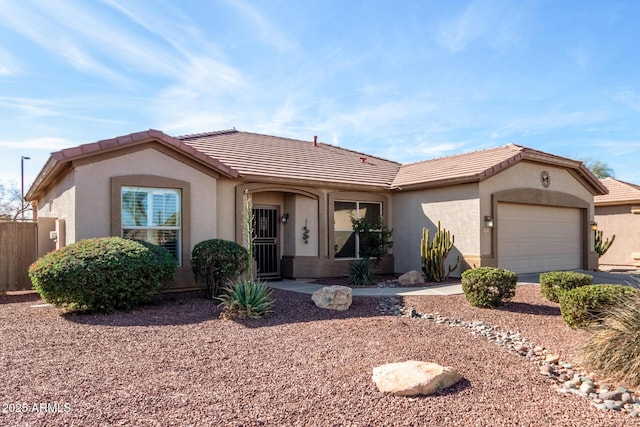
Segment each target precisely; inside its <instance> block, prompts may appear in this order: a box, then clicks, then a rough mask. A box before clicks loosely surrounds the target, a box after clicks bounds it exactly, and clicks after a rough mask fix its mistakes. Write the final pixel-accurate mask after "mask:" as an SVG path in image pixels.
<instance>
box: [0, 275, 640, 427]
mask: <svg viewBox="0 0 640 427" xmlns="http://www.w3.org/2000/svg"><path fill="white" fill-rule="evenodd" d="M274 297H275V299H276V304H275V312H274V313H271V315H269V316H268V317H267V318H265V319H262V320H258V321H242V322H234V321H228V320H220V319H218V314H219V313H218V311H217V309H215V306H214V304H213V303H212V302H211V301H207V300H204V299H200V298H198V297H194V296H176V295H173V296H169V297H167V298H165V299H164V300H163V301H161V302H158V303H157V304H155V305H152V306H149V307H145V308H142V309H139V310H136V311H133V312H130V313H118V314H115V315H96V316H86V315H85V316H79V315H75V316H65V315H61V314H60V311H59V310H58V309H56V308H54V307H33V306H34V305H37V304H41V303H42V302H41V301H40V300H39V299H38V298H37V297H35V296H0V332H1V333H2V352H1V359H0V362H1V366H2V368H3V372H2V382H1V383H0V402H1V403H2V409H3V410H4V411H3V413H0V425H25V426H56V425H67V426H99V425H100V426H104V425H123V426H124V425H126V426H129V425H144V426H147V425H162V426H188V425H198V426H200V425H202V426H262V425H264V426H307V425H308V426H386V425H388V426H395V425H397V426H580V427H584V426H630V425H638V424H640V423H639V422H638V421H637V419H632V418H630V417H629V416H628V415H624V414H620V413H615V412H601V411H599V410H597V409H595V408H593V407H591V406H590V405H589V403H588V401H587V400H585V399H582V398H579V397H576V396H563V395H560V394H558V393H557V392H556V391H555V387H554V383H553V382H552V381H551V380H550V379H548V378H545V377H543V376H541V375H540V374H539V373H538V368H537V367H536V366H534V365H533V364H532V363H531V362H529V361H528V360H527V359H526V358H523V357H519V356H517V355H515V354H513V353H510V352H508V351H507V350H505V349H503V348H501V347H498V346H497V345H495V344H494V343H491V342H488V341H486V340H484V339H481V338H476V337H473V336H472V335H471V334H470V333H469V332H467V331H465V330H462V329H460V328H452V327H448V326H442V325H438V324H435V323H432V322H429V321H425V320H421V319H410V318H400V317H392V316H383V315H381V314H380V313H379V310H378V301H377V299H375V298H365V297H361V298H357V297H356V298H354V302H353V306H352V308H351V309H350V310H349V311H347V312H334V311H326V310H321V309H318V308H316V307H315V306H314V305H313V303H312V302H311V300H310V297H309V295H302V294H294V293H290V292H285V291H274ZM405 302H406V304H407V305H408V306H412V307H414V308H416V309H418V310H419V311H424V312H439V313H441V314H447V315H451V316H455V317H458V318H463V319H468V320H475V319H477V320H485V321H486V322H488V323H490V324H497V325H500V326H502V327H504V328H505V329H509V330H519V331H521V332H522V333H523V334H524V335H525V336H527V337H529V338H530V339H531V340H532V341H535V342H536V343H539V344H542V345H545V346H548V347H550V348H552V349H554V350H555V351H558V352H560V353H561V354H563V356H565V355H566V356H567V357H569V356H570V355H571V354H574V353H575V349H576V348H577V345H579V344H580V342H582V340H584V338H585V336H584V334H582V333H580V332H574V331H571V330H570V329H569V328H567V327H566V326H564V325H563V324H562V322H561V320H560V318H559V310H558V308H557V304H553V303H548V302H546V301H544V300H543V299H542V298H540V296H539V293H538V291H537V287H536V286H520V287H518V290H517V293H516V298H515V299H514V301H513V302H512V303H510V304H509V305H508V306H507V307H506V308H503V309H500V310H480V309H472V308H470V307H469V306H468V304H467V303H466V302H465V301H464V297H461V296H450V297H412V298H406V301H405ZM408 359H417V360H425V361H432V362H436V363H440V364H443V365H450V366H453V367H455V368H456V369H457V370H458V371H459V372H460V373H461V374H462V376H463V380H462V381H461V382H459V383H458V384H457V385H456V386H454V387H453V388H451V389H449V390H445V391H443V392H440V393H437V394H435V395H432V396H427V397H418V398H404V397H393V396H389V395H384V394H382V393H380V392H379V391H378V390H377V389H376V387H375V385H374V384H373V383H372V382H371V371H372V368H373V367H375V366H377V365H381V364H383V363H389V362H397V361H403V360H408ZM43 403H44V404H45V405H44V406H41V405H40V404H43ZM16 404H18V405H16ZM23 404H24V405H23ZM47 404H49V407H48V408H47ZM56 404H57V406H56ZM18 407H19V408H20V409H26V412H21V413H16V412H15V410H16V409H17V408H18ZM42 409H49V410H56V409H57V410H58V411H59V412H53V413H52V412H39V411H36V410H42Z"/></svg>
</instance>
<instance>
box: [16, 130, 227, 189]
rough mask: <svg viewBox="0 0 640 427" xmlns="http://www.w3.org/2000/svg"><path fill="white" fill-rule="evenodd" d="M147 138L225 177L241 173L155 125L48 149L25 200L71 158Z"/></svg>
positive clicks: (117, 147) (100, 152)
mask: <svg viewBox="0 0 640 427" xmlns="http://www.w3.org/2000/svg"><path fill="white" fill-rule="evenodd" d="M148 142H158V143H160V144H162V145H164V146H167V147H169V148H171V149H174V150H176V151H178V152H181V153H182V154H185V155H186V156H188V157H189V158H191V159H193V160H195V161H197V162H198V163H200V164H202V165H204V166H205V167H207V168H210V169H213V170H215V171H216V172H218V173H220V174H221V175H223V176H226V177H227V178H237V177H238V176H239V175H240V174H239V172H238V171H237V170H236V169H234V168H232V167H230V166H227V165H225V164H224V163H222V162H220V161H219V160H217V159H212V158H210V157H209V156H207V155H206V154H204V153H202V152H201V151H198V150H197V149H195V148H193V147H192V146H190V145H187V144H185V143H183V142H182V141H180V140H178V139H177V138H174V137H172V136H169V135H167V134H165V133H164V132H162V131H159V130H156V129H149V130H147V131H142V132H136V133H131V134H128V135H124V136H119V137H116V138H111V139H105V140H101V141H97V142H92V143H89V144H83V145H79V146H76V147H71V148H66V149H63V150H60V151H56V152H54V153H51V156H49V159H48V160H47V163H45V166H44V167H43V168H42V170H41V171H40V173H39V174H38V176H37V177H36V179H35V181H34V183H33V184H32V185H31V187H30V188H29V190H28V191H27V194H26V195H25V197H26V198H27V200H34V199H35V198H36V197H37V196H38V195H39V194H40V193H41V192H42V191H44V188H46V186H47V185H48V184H50V182H51V181H53V180H54V179H55V178H56V177H57V176H58V175H59V173H60V172H62V171H63V170H64V169H65V168H66V166H67V165H69V164H71V163H72V162H73V161H77V160H80V159H84V158H88V157H91V156H94V155H96V154H102V153H108V152H111V151H115V150H118V149H120V148H122V147H123V146H127V147H133V146H136V145H141V144H146V143H148Z"/></svg>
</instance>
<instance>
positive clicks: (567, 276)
mask: <svg viewBox="0 0 640 427" xmlns="http://www.w3.org/2000/svg"><path fill="white" fill-rule="evenodd" d="M592 280H593V276H590V275H588V274H584V273H577V272H575V271H550V272H548V273H542V274H540V292H541V293H542V295H543V296H544V297H545V298H546V299H548V300H549V301H551V302H559V298H560V293H562V292H563V291H568V290H571V289H575V288H579V287H580V286H588V285H590V284H591V283H592Z"/></svg>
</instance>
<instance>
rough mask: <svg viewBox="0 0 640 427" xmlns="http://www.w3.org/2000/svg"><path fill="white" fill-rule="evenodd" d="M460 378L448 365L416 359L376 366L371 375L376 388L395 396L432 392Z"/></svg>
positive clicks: (452, 383) (450, 384)
mask: <svg viewBox="0 0 640 427" xmlns="http://www.w3.org/2000/svg"><path fill="white" fill-rule="evenodd" d="M461 378H462V377H461V376H460V374H459V373H457V372H456V371H455V370H454V369H453V368H452V367H450V366H440V365H438V364H437V363H431V362H421V361H418V360H409V361H406V362H400V363H388V364H386V365H381V366H377V367H375V368H373V376H372V377H371V379H372V380H373V382H374V383H376V385H377V386H378V390H380V391H381V392H383V393H391V394H393V395H395V396H415V395H417V394H433V393H435V392H436V391H438V390H442V389H445V388H448V387H451V386H452V385H454V384H455V383H457V382H458V381H460V379H461Z"/></svg>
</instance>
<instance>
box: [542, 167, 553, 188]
mask: <svg viewBox="0 0 640 427" xmlns="http://www.w3.org/2000/svg"><path fill="white" fill-rule="evenodd" d="M540 184H542V186H543V187H544V188H549V186H550V185H551V176H550V175H549V172H547V171H542V172H540Z"/></svg>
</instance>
